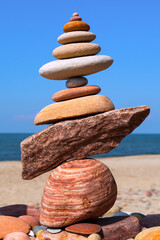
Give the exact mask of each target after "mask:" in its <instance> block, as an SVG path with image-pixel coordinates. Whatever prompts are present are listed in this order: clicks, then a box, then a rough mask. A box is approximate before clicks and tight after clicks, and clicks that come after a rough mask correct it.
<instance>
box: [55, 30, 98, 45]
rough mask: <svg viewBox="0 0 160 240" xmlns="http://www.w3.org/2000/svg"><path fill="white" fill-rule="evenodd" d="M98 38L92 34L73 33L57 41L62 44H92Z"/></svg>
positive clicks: (64, 34)
mask: <svg viewBox="0 0 160 240" xmlns="http://www.w3.org/2000/svg"><path fill="white" fill-rule="evenodd" d="M95 38H96V35H95V34H94V33H92V32H86V31H73V32H68V33H63V34H62V35H60V36H59V37H58V39H57V41H58V42H59V43H60V44H68V43H75V42H91V41H93V40H94V39H95Z"/></svg>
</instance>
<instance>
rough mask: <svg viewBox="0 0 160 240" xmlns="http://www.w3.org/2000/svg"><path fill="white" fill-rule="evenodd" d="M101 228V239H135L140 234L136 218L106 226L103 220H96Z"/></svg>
mask: <svg viewBox="0 0 160 240" xmlns="http://www.w3.org/2000/svg"><path fill="white" fill-rule="evenodd" d="M97 223H98V224H100V225H101V227H102V239H104V240H108V239H111V240H126V239H128V238H133V237H135V236H136V235H137V234H138V233H139V232H140V223H139V220H138V219H137V218H136V217H129V218H126V219H124V220H122V221H118V222H116V223H113V224H109V225H108V224H106V223H107V222H106V221H105V219H104V218H103V219H98V220H97Z"/></svg>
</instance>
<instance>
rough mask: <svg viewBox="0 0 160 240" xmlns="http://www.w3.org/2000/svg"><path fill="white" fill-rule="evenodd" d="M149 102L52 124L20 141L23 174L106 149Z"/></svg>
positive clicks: (132, 125)
mask: <svg viewBox="0 0 160 240" xmlns="http://www.w3.org/2000/svg"><path fill="white" fill-rule="evenodd" d="M149 112H150V109H149V107H148V106H140V107H135V108H123V109H117V110H113V111H109V112H105V113H101V114H96V115H93V116H89V117H83V118H79V119H74V120H66V121H62V122H59V123H56V124H53V125H51V126H49V127H47V128H45V129H44V130H43V131H41V132H39V133H36V134H34V135H32V136H30V137H28V138H27V139H25V140H24V141H23V142H22V143H21V151H22V155H21V159H22V169H23V172H22V177H23V179H33V178H34V177H36V176H38V175H41V174H42V173H45V172H47V171H49V170H51V169H53V168H55V167H56V166H58V165H59V164H61V163H62V162H64V161H66V160H68V159H70V158H75V159H83V158H86V157H88V156H91V155H95V154H100V153H106V152H109V151H111V150H112V149H113V148H115V147H117V146H118V145H119V144H120V142H121V140H122V139H123V138H124V137H125V136H127V135H128V134H130V133H131V132H132V131H133V130H134V129H135V128H136V127H138V126H139V125H140V124H141V123H142V122H143V121H144V119H145V118H146V117H147V116H148V114H149Z"/></svg>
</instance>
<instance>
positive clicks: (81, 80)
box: [66, 77, 88, 88]
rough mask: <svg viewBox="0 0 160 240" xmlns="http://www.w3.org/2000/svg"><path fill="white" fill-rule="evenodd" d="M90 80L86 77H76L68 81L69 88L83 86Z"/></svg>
mask: <svg viewBox="0 0 160 240" xmlns="http://www.w3.org/2000/svg"><path fill="white" fill-rule="evenodd" d="M87 83H88V80H87V78H85V77H74V78H70V79H68V80H67V81H66V87H67V88H75V87H82V86H85V85H87Z"/></svg>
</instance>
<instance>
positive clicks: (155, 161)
mask: <svg viewBox="0 0 160 240" xmlns="http://www.w3.org/2000/svg"><path fill="white" fill-rule="evenodd" d="M98 160H100V161H102V162H103V163H105V164H106V165H107V166H108V167H109V168H110V170H111V171H112V174H113V176H114V178H115V180H116V182H117V186H118V196H117V201H116V205H118V206H120V207H122V209H123V211H129V212H141V213H144V214H148V213H159V212H160V201H159V199H160V174H159V169H160V155H140V156H125V157H112V158H100V159H98ZM21 168H22V167H21V162H20V161H4V162H0V192H1V198H0V206H5V205H10V204H29V205H38V206H39V205H40V201H41V196H42V193H43V187H44V184H45V182H46V180H47V178H48V176H49V174H50V172H48V173H45V174H43V175H41V176H39V177H37V178H35V179H33V180H28V181H27V180H22V177H21V172H22V169H21Z"/></svg>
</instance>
